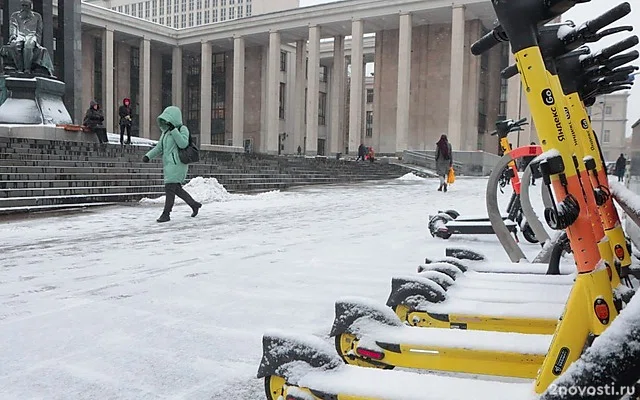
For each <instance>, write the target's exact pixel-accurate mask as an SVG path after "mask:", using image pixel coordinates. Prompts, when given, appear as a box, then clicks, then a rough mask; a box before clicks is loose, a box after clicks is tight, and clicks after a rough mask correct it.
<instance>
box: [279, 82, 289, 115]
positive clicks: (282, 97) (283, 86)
mask: <svg viewBox="0 0 640 400" xmlns="http://www.w3.org/2000/svg"><path fill="white" fill-rule="evenodd" d="M286 90H287V85H286V84H285V83H282V82H280V108H279V109H278V116H279V117H280V119H284V108H285V101H286Z"/></svg>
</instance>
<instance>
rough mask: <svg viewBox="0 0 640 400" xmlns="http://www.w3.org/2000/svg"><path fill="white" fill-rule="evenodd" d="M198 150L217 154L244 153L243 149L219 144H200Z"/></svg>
mask: <svg viewBox="0 0 640 400" xmlns="http://www.w3.org/2000/svg"><path fill="white" fill-rule="evenodd" d="M200 150H202V151H215V152H219V153H244V148H243V147H241V146H223V145H219V144H201V145H200Z"/></svg>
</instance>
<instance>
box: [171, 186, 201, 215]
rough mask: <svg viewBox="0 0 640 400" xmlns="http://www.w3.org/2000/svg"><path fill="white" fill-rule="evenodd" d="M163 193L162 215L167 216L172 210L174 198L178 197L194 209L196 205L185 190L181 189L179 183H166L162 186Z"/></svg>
mask: <svg viewBox="0 0 640 400" xmlns="http://www.w3.org/2000/svg"><path fill="white" fill-rule="evenodd" d="M164 191H165V195H166V197H165V201H164V211H162V214H163V215H169V214H170V213H171V210H172V209H173V204H174V203H175V201H176V196H178V197H180V198H181V199H182V200H184V202H185V203H187V204H188V205H189V206H190V207H191V208H195V207H196V206H197V205H198V203H197V202H196V201H195V200H194V199H193V197H191V195H190V194H189V193H187V191H186V190H184V189H183V188H182V185H181V184H179V183H167V184H166V185H164Z"/></svg>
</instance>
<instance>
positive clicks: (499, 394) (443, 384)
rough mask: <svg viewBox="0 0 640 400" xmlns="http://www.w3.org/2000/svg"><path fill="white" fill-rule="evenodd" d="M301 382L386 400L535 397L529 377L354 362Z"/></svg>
mask: <svg viewBox="0 0 640 400" xmlns="http://www.w3.org/2000/svg"><path fill="white" fill-rule="evenodd" d="M299 383H300V385H304V386H309V387H313V388H314V389H316V390H319V391H324V392H329V393H344V394H348V395H349V394H350V395H353V396H362V397H365V398H373V399H385V400H390V399H395V400H469V399H478V400H479V399H481V398H484V397H481V394H485V393H486V394H487V396H486V398H487V399H492V400H514V399H519V400H533V399H535V398H536V396H535V394H534V392H533V384H532V383H531V382H530V381H527V380H519V381H518V382H500V381H484V380H475V379H463V378H457V377H448V376H440V375H430V374H429V375H427V374H416V373H410V372H405V371H396V370H391V371H388V370H381V369H374V368H358V367H355V366H352V365H345V366H343V367H342V368H338V369H336V370H333V371H331V372H328V373H325V372H320V371H318V372H316V371H314V372H310V373H308V374H307V375H306V376H304V378H303V379H301V380H300V382H299ZM399 394H400V395H399Z"/></svg>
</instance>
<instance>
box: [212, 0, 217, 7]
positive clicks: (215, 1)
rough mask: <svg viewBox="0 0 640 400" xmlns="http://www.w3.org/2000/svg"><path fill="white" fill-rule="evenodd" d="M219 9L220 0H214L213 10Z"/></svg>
mask: <svg viewBox="0 0 640 400" xmlns="http://www.w3.org/2000/svg"><path fill="white" fill-rule="evenodd" d="M217 7H218V0H213V8H217Z"/></svg>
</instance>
